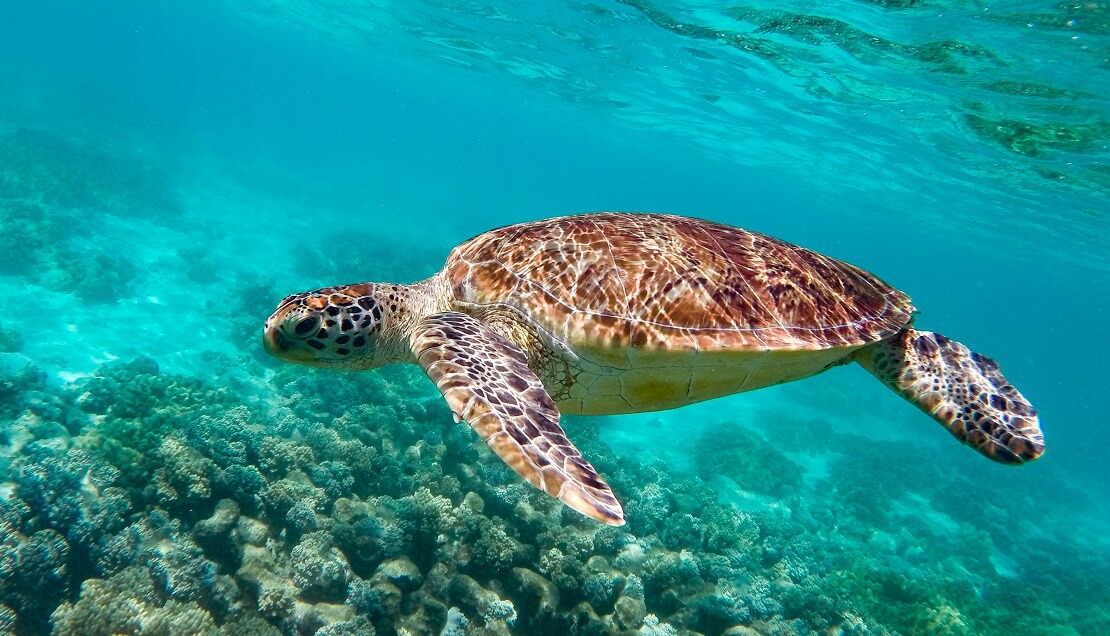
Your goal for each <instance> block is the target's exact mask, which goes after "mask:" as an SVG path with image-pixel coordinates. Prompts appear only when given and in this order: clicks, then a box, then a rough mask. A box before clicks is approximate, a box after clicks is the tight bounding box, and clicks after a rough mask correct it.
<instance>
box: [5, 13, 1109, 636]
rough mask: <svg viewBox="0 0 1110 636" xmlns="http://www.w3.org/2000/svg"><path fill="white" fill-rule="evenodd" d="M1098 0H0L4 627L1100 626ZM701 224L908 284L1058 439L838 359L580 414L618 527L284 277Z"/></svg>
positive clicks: (1102, 57)
mask: <svg viewBox="0 0 1110 636" xmlns="http://www.w3.org/2000/svg"><path fill="white" fill-rule="evenodd" d="M1108 144H1110V5H1108V4H1107V3H1106V2H1053V1H1051V0H1044V1H1001V2H986V1H985V0H971V1H966V2H965V1H963V0H936V1H933V0H921V1H916V0H845V1H841V0H834V1H830V2H813V1H783V2H774V3H748V4H732V3H718V2H706V1H697V0H695V1H686V2H678V1H662V0H660V1H651V2H646V1H643V0H623V1H617V0H595V1H588V0H587V1H570V2H526V1H519V0H518V1H515V2H493V1H489V2H482V1H468V0H423V1H418V0H413V1H411V2H386V1H382V0H377V1H375V0H361V1H356V2H350V1H340V0H312V1H309V0H301V1H298V0H284V1H278V0H240V1H236V2H232V1H214V0H197V1H195V2H169V1H165V0H152V1H148V2H139V1H124V0H97V1H93V2H58V1H55V0H38V1H36V2H20V1H16V0H0V633H14V634H21V635H31V634H48V633H55V634H74V635H83V636H96V635H105V636H108V635H111V634H171V635H175V636H177V635H192V634H251V635H262V634H267V635H278V634H288V635H293V634H297V635H301V634H319V635H321V636H336V635H340V634H351V635H355V634H360V635H363V634H375V633H376V634H383V635H386V634H402V635H414V636H415V635H425V634H428V635H439V634H529V635H530V634H560V635H561V634H645V635H657V636H659V635H677V634H693V633H697V634H706V635H710V634H729V635H731V636H738V635H744V636H755V635H757V634H760V635H768V636H769V635H775V636H786V635H794V634H868V635H870V634H933V635H942V634H943V635H948V634H952V635H958V634H1052V635H1057V636H1072V635H1079V634H1082V635H1098V634H1110V540H1108V539H1107V537H1108V536H1110V478H1108V475H1110V469H1108V466H1110V416H1108V414H1107V409H1108V403H1110V391H1108V389H1107V382H1108V381H1110V374H1108V370H1110V366H1108V364H1107V360H1108V359H1110V337H1108V335H1107V334H1108V333H1110V329H1108V328H1107V324H1108V323H1110V250H1108V247H1110V221H1108V216H1110V195H1108V193H1110V163H1108V161H1110V145H1108ZM601 210H622V211H655V212H667V213H673V214H682V215H689V216H696V217H699V218H705V219H710V220H713V221H718V222H722V223H727V224H731V225H736V226H741V227H745V228H747V229H750V230H754V231H758V232H763V233H766V234H770V235H773V236H776V237H779V238H781V239H784V240H787V241H790V242H793V243H797V244H800V245H804V246H806V247H809V248H812V249H815V250H818V251H821V252H823V253H826V254H829V255H831V256H834V257H836V258H840V259H843V260H845V261H848V262H850V263H853V264H855V265H858V266H861V267H863V268H865V269H867V270H870V271H872V272H874V273H875V274H877V275H878V276H880V277H881V278H883V279H884V280H886V281H888V282H889V283H890V284H892V285H894V286H896V287H898V288H900V289H902V290H904V291H906V292H907V293H908V294H910V295H911V296H912V297H913V299H914V302H915V304H916V306H917V307H918V309H919V314H918V315H917V317H916V325H918V326H919V327H921V328H923V329H929V330H935V331H938V332H940V333H943V334H945V335H947V336H949V337H951V338H954V339H958V340H959V341H961V342H963V343H965V344H967V345H968V346H969V347H970V348H972V349H973V350H975V351H978V352H981V353H983V354H985V355H988V356H990V357H992V358H994V359H996V360H997V361H998V362H999V364H1000V365H1001V368H1002V370H1003V371H1004V373H1005V374H1006V377H1007V378H1008V379H1009V380H1010V381H1011V382H1013V383H1014V385H1015V386H1016V387H1018V389H1019V390H1020V391H1022V392H1023V393H1024V395H1025V396H1026V397H1028V398H1029V399H1030V400H1031V401H1032V402H1033V404H1034V405H1035V406H1036V407H1037V409H1038V410H1039V412H1040V415H1041V422H1042V426H1043V428H1044V433H1045V441H1046V445H1047V452H1046V453H1045V455H1044V457H1043V458H1041V459H1039V460H1037V461H1035V462H1032V463H1030V464H1028V465H1023V466H1019V467H1011V466H1004V465H1001V464H996V463H993V462H990V461H987V460H985V459H983V458H982V457H981V456H979V455H978V454H977V453H975V452H974V451H972V450H970V449H966V448H962V447H961V445H960V444H959V443H958V442H957V441H955V440H954V439H952V437H951V436H950V435H949V434H948V433H947V432H945V431H944V430H943V429H942V428H941V427H940V426H938V425H937V424H935V423H934V422H932V421H931V420H930V419H929V418H928V417H926V416H925V415H923V414H921V413H920V412H918V411H917V410H916V409H914V408H913V406H912V405H910V404H908V403H906V402H905V401H903V400H901V399H899V398H898V397H897V396H896V395H895V394H894V393H892V392H891V391H889V390H888V389H886V388H884V387H883V386H882V385H881V384H880V383H878V382H876V381H875V380H874V379H873V378H872V377H871V376H870V375H869V374H867V373H866V372H865V371H864V370H862V369H861V368H859V367H858V366H857V365H849V366H844V367H838V368H835V369H832V370H830V371H829V372H827V373H824V374H822V375H820V376H817V377H814V378H810V379H807V380H803V381H799V382H795V383H791V384H786V385H782V386H778V387H774V388H769V389H765V390H760V391H757V392H753V393H747V394H742V395H736V396H732V397H728V398H723V399H718V400H715V401H712V402H708V403H703V404H699V405H695V406H691V407H687V408H683V409H679V410H674V411H665V412H659V413H648V414H642V415H627V416H609V417H595V418H586V417H565V418H564V427H565V429H566V431H567V433H568V435H569V437H570V438H571V439H572V440H574V441H575V443H576V444H577V445H578V447H579V448H580V449H581V450H582V452H583V454H584V455H585V456H586V458H587V459H589V460H590V461H591V462H592V463H593V464H594V466H596V467H597V469H598V471H599V472H600V473H601V474H602V475H603V476H604V477H605V478H606V479H607V480H608V482H609V483H610V484H611V485H612V487H613V490H614V492H615V493H616V495H617V496H618V498H619V499H620V500H621V501H622V503H623V504H624V507H625V512H626V517H627V524H626V525H625V526H623V527H619V528H616V527H607V526H602V525H601V524H598V523H596V522H594V521H591V520H589V519H586V518H585V517H582V516H580V515H578V514H577V513H574V512H573V511H570V510H567V509H565V508H564V507H562V506H561V505H560V504H559V503H558V502H557V501H555V500H554V499H552V498H550V497H548V496H547V495H545V494H543V493H542V492H540V491H538V490H536V489H534V488H531V487H530V486H528V485H527V484H525V483H524V482H523V481H522V480H520V479H519V478H518V477H517V476H516V475H515V474H514V473H512V472H511V471H510V470H509V469H508V468H506V467H505V465H504V464H503V463H502V462H501V461H500V460H499V459H498V458H497V457H496V456H495V455H494V454H493V453H492V452H490V450H489V449H488V447H486V446H485V445H484V444H483V443H482V442H481V440H480V439H479V438H478V437H477V436H476V435H474V434H473V432H472V431H471V430H470V429H469V427H467V426H466V425H464V424H456V423H454V422H453V421H452V417H451V413H450V411H449V410H448V408H447V406H446V404H445V403H444V402H443V400H442V399H441V398H440V396H439V394H438V393H437V391H436V389H435V386H434V385H433V384H432V383H431V382H429V381H428V380H427V379H426V378H425V377H424V375H423V374H422V373H421V372H420V369H419V367H417V366H415V365H403V366H392V367H387V368H384V369H380V370H375V371H368V372H340V371H328V370H314V369H310V368H308V367H303V366H294V365H288V364H283V363H282V362H280V361H278V360H276V359H274V358H272V357H270V356H268V355H266V353H265V352H264V351H263V349H262V343H261V330H262V326H263V323H264V321H265V320H266V318H267V316H268V315H269V314H270V313H271V312H272V311H273V310H274V308H275V307H276V306H277V303H278V302H279V301H280V300H281V299H282V298H283V297H285V296H287V295H288V294H291V293H295V292H299V291H303V290H307V289H313V288H317V287H322V286H325V285H332V284H340V283H354V282H363V281H391V282H411V281H415V280H419V279H422V278H425V277H427V276H429V275H431V274H432V273H434V272H435V271H437V270H438V269H439V268H440V267H441V266H442V264H443V261H444V259H445V258H446V255H447V253H448V251H449V250H450V249H451V247H452V246H454V245H457V244H458V243H460V242H462V241H463V240H465V239H467V238H469V237H471V236H474V235H476V234H479V233H481V232H483V231H485V230H488V229H491V228H494V227H498V226H502V225H506V224H511V223H517V222H521V221H527V220H534V219H541V218H545V217H552V216H559V215H565V214H572V213H581V212H590V211H601Z"/></svg>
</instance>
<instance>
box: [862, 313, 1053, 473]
mask: <svg viewBox="0 0 1110 636" xmlns="http://www.w3.org/2000/svg"><path fill="white" fill-rule="evenodd" d="M856 361H857V362H859V363H860V364H861V365H863V367H864V368H865V369H867V370H868V371H870V372H871V374H872V375H874V376H875V377H876V378H878V379H879V380H881V381H882V382H883V384H885V385H887V386H888V387H890V388H891V389H893V390H894V391H895V392H896V393H898V394H899V395H901V396H902V397H904V398H906V399H907V400H909V401H910V402H912V403H913V404H915V405H916V406H917V407H918V408H920V409H921V410H922V411H925V412H926V413H928V414H929V415H931V416H932V417H933V419H935V420H936V421H938V422H940V423H941V424H943V425H944V427H945V428H947V429H948V430H949V432H951V433H952V434H953V435H955V436H956V438H957V439H959V440H960V441H962V442H963V443H965V444H967V445H968V446H971V447H972V448H975V449H976V450H978V451H979V452H980V453H982V454H984V455H986V456H987V457H989V458H991V459H993V460H995V461H998V462H1002V463H1005V464H1020V463H1023V462H1026V461H1029V460H1031V459H1036V458H1037V457H1040V455H1041V453H1043V452H1044V437H1043V436H1042V435H1041V427H1040V421H1039V420H1038V418H1037V411H1036V409H1034V408H1033V405H1031V404H1030V403H1029V402H1028V401H1027V400H1026V399H1025V398H1024V397H1023V396H1022V395H1021V393H1019V392H1018V390H1017V389H1015V388H1014V387H1013V386H1012V385H1011V384H1010V383H1009V382H1007V381H1006V378H1004V377H1002V373H1001V372H1000V371H999V370H998V364H997V363H996V362H995V361H994V360H991V359H990V358H988V357H986V356H981V355H979V354H978V353H974V352H972V351H970V350H968V348H967V347H965V346H964V345H962V344H960V343H958V342H956V341H954V340H950V339H948V338H945V337H944V336H942V335H940V334H939V333H932V332H930V331H916V330H914V329H913V328H909V327H907V328H906V329H904V330H902V331H901V332H900V333H899V334H898V335H896V336H894V337H893V338H890V339H888V340H883V341H881V342H877V343H875V344H873V345H870V346H867V347H864V348H863V349H860V350H859V352H858V353H857V354H856Z"/></svg>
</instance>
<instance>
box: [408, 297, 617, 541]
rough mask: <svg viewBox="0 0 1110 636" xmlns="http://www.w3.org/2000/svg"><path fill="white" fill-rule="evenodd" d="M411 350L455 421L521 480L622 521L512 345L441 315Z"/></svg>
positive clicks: (419, 333)
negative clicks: (463, 424) (464, 424)
mask: <svg viewBox="0 0 1110 636" xmlns="http://www.w3.org/2000/svg"><path fill="white" fill-rule="evenodd" d="M412 352H413V353H414V354H415V355H416V358H417V360H418V361H419V362H420V366H421V367H423V368H424V372H425V373H427V374H428V377H429V378H431V379H432V381H433V382H435V383H436V387H437V388H439V392H440V393H442V394H443V397H444V399H445V400H447V404H448V405H449V406H450V407H451V410H452V411H453V412H454V413H455V416H456V418H458V419H461V420H464V421H466V422H467V423H468V424H470V426H471V428H473V429H474V430H475V431H476V432H477V433H478V435H480V436H481V437H482V439H483V440H485V442H486V443H487V444H489V446H490V448H492V449H493V450H494V452H495V453H497V455H498V456H499V457H501V459H503V460H504V461H505V463H506V464H508V465H509V467H510V468H512V469H513V470H515V471H516V472H517V474H519V475H520V476H521V477H523V478H524V479H526V480H527V481H528V483H530V484H532V485H533V486H536V487H537V488H539V489H540V490H543V491H544V492H546V493H548V494H550V495H552V496H554V497H556V498H558V499H559V500H560V501H562V502H563V503H565V504H566V505H568V506H570V507H571V508H573V509H575V510H577V511H578V512H580V513H582V514H584V515H586V516H587V517H591V518H593V519H597V520H598V521H602V522H604V523H608V524H611V525H617V526H619V525H622V524H624V512H623V511H622V510H621V505H620V502H618V501H617V498H616V497H615V496H613V491H612V490H610V489H609V486H608V485H607V484H606V483H605V481H603V480H602V479H601V477H600V476H599V475H598V474H597V471H595V470H594V468H593V466H591V465H590V463H589V462H587V461H586V460H585V459H583V458H582V453H580V452H578V449H577V448H575V447H574V444H572V443H571V442H570V440H569V439H567V436H566V434H565V433H563V429H562V427H560V426H559V409H558V408H556V406H555V402H554V401H553V400H552V399H551V396H550V395H548V393H547V391H546V390H545V389H544V387H543V384H542V383H541V382H540V379H539V377H538V376H536V374H535V372H533V371H532V369H530V368H529V367H528V361H527V358H525V356H524V353H523V352H522V351H521V350H520V349H519V348H517V347H516V346H515V345H513V344H512V343H510V342H509V341H508V340H506V339H505V338H502V337H501V336H499V335H498V334H496V333H494V332H493V331H492V330H490V329H489V328H488V327H486V326H485V325H483V324H482V323H481V322H479V321H477V320H475V319H474V318H472V317H470V316H468V315H466V314H462V313H458V312H444V313H440V314H433V315H431V316H428V317H426V318H424V319H423V320H422V321H421V322H420V324H419V325H418V326H417V328H416V331H415V334H414V336H413V339H412Z"/></svg>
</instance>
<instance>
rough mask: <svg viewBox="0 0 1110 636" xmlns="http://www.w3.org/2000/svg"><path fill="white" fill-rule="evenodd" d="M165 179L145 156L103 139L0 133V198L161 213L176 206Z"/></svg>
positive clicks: (23, 131) (74, 207)
mask: <svg viewBox="0 0 1110 636" xmlns="http://www.w3.org/2000/svg"><path fill="white" fill-rule="evenodd" d="M167 183H168V181H167V179H166V176H165V175H164V174H163V173H162V172H160V171H159V170H158V169H156V168H154V167H153V166H152V164H151V162H150V160H149V159H148V158H144V157H140V156H135V155H132V154H129V153H125V152H119V151H116V152H113V151H111V150H108V149H107V147H106V145H105V144H103V143H95V144H94V143H90V142H87V141H84V140H78V139H70V138H66V137H63V136H61V135H59V134H56V133H52V132H47V131H44V130H36V129H29V128H22V129H19V130H17V131H15V132H13V133H10V134H8V135H5V136H2V137H0V200H25V201H36V202H38V203H40V204H43V205H46V206H50V207H56V208H59V209H67V210H81V211H95V212H106V213H108V214H115V215H121V216H143V217H166V216H170V215H172V214H173V213H175V212H177V211H179V209H180V207H179V206H180V204H179V203H178V201H177V199H176V197H175V196H174V193H173V192H172V190H171V189H170V188H169V186H168V185H167Z"/></svg>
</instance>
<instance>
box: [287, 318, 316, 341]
mask: <svg viewBox="0 0 1110 636" xmlns="http://www.w3.org/2000/svg"><path fill="white" fill-rule="evenodd" d="M319 325H320V318H319V317H318V316H309V317H307V318H304V319H302V320H301V321H300V322H298V323H297V326H296V327H294V328H293V332H294V333H296V334H297V335H298V336H307V335H308V334H310V333H312V332H313V331H314V330H315V329H316V327H318V326H319Z"/></svg>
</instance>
